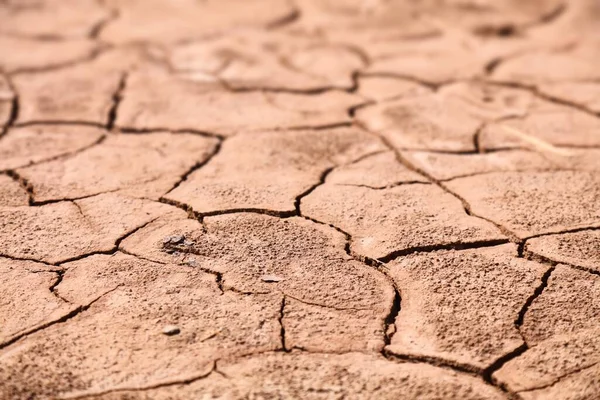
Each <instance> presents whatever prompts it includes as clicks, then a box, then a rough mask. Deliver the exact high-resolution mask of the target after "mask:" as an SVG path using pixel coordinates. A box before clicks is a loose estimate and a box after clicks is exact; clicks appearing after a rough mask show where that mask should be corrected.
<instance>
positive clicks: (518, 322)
mask: <svg viewBox="0 0 600 400" xmlns="http://www.w3.org/2000/svg"><path fill="white" fill-rule="evenodd" d="M554 269H555V266H554V265H552V266H550V268H548V269H547V270H546V272H544V274H543V275H542V277H541V278H540V284H539V285H538V286H537V287H536V288H535V289H534V291H533V293H532V294H531V295H530V296H529V297H528V298H527V299H526V300H525V303H524V304H523V306H522V307H521V309H520V310H519V313H518V314H517V317H516V318H515V321H514V326H515V329H516V330H517V332H518V333H519V336H521V340H522V342H523V343H522V344H521V345H520V346H518V347H516V348H515V349H513V350H512V351H510V352H508V353H506V354H504V355H503V356H501V357H500V358H498V359H497V360H496V361H494V362H493V363H492V364H491V365H489V366H488V367H487V368H485V369H484V370H483V373H482V374H483V378H484V380H485V381H486V382H488V383H490V384H492V385H494V386H496V387H498V388H500V389H501V390H503V391H505V392H506V393H510V394H511V395H512V396H517V393H515V392H512V391H510V390H509V388H508V387H507V385H506V384H504V383H503V382H500V381H498V380H497V379H495V378H494V376H493V375H494V373H495V372H496V371H498V370H500V369H501V368H502V367H503V366H504V365H505V364H506V363H508V362H510V361H512V360H514V359H515V358H518V357H520V356H521V355H522V354H523V353H525V352H526V351H527V350H529V349H530V347H529V345H528V343H527V340H526V338H525V336H524V335H523V333H522V331H521V327H522V325H523V321H524V319H525V315H526V314H527V311H528V310H529V307H531V305H532V304H533V302H534V301H535V300H536V299H537V298H539V297H540V296H541V295H542V293H543V292H544V289H546V287H548V280H549V279H550V276H551V275H552V272H553V271H554Z"/></svg>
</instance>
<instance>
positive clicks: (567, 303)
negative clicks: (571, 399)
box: [495, 265, 600, 394]
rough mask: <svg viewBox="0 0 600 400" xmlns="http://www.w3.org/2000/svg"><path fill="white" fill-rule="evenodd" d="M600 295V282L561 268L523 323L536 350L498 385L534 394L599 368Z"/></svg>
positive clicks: (507, 369) (512, 364) (509, 368)
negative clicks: (502, 384)
mask: <svg viewBox="0 0 600 400" xmlns="http://www.w3.org/2000/svg"><path fill="white" fill-rule="evenodd" d="M599 292H600V276H597V275H591V274H589V273H588V272H584V271H578V270H575V269H572V268H569V267H567V266H565V265H558V266H557V267H556V269H555V270H554V271H553V272H552V274H551V276H550V278H549V280H548V286H547V287H546V288H545V290H544V291H543V293H542V294H541V295H540V296H539V297H538V298H537V299H536V300H535V301H534V302H533V303H532V304H531V306H530V307H529V310H528V313H527V314H526V315H525V318H524V321H523V327H522V332H523V336H524V338H525V339H526V340H527V342H528V344H530V345H531V346H534V347H532V348H531V349H530V350H528V351H526V352H525V353H524V354H523V355H522V356H521V357H519V358H517V359H514V360H512V361H509V362H508V363H506V364H505V365H504V366H503V368H502V369H500V370H499V371H498V372H497V373H496V375H495V377H496V379H498V380H500V381H502V382H504V383H506V384H507V385H508V386H509V388H511V389H513V390H515V391H524V390H527V391H531V390H534V389H537V388H542V387H546V386H550V385H552V384H553V383H555V382H557V381H559V380H560V379H561V378H563V377H565V376H569V375H573V376H574V377H576V375H577V374H578V373H580V371H583V370H585V369H587V368H589V367H591V366H593V365H595V364H597V363H599V362H600V357H599V356H598V354H600V353H599V350H600V340H599V339H598V333H599V330H598V315H600V314H599V312H600V302H599V301H598V298H599V297H598V294H599ZM590 384H591V385H593V387H595V388H596V389H597V388H598V385H597V384H598V383H597V382H594V381H592V382H590ZM579 385H581V386H579ZM584 387H585V384H582V383H579V384H578V386H576V387H574V388H573V389H574V390H576V391H578V392H579V391H582V390H583V389H584ZM567 393H568V391H567ZM567 393H565V394H567Z"/></svg>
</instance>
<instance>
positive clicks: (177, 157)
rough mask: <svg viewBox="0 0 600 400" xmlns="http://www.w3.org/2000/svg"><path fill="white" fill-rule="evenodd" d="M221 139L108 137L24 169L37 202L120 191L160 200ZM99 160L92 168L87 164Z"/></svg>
mask: <svg viewBox="0 0 600 400" xmlns="http://www.w3.org/2000/svg"><path fill="white" fill-rule="evenodd" d="M216 145H217V140H216V139H213V138H206V137H202V136H198V135H194V134H189V133H178V134H177V135H171V134H169V133H166V132H160V133H148V134H137V135H124V134H117V135H108V136H107V137H106V139H105V140H104V141H103V142H102V143H100V144H98V145H96V146H94V147H91V148H88V149H86V150H83V151H81V152H78V153H77V154H75V155H73V156H71V157H68V158H63V159H60V160H55V161H51V162H46V163H41V164H38V165H35V166H32V167H27V168H23V169H18V170H17V172H18V174H19V175H20V176H21V177H23V178H24V179H25V180H27V182H28V183H29V185H31V186H32V188H33V199H34V200H35V201H36V202H48V201H56V200H61V199H77V198H82V197H89V196H92V195H96V194H99V193H106V192H114V191H119V192H121V193H124V194H127V195H130V196H135V197H145V198H153V199H158V198H159V197H160V196H161V195H163V194H164V193H166V192H168V191H169V190H170V189H171V188H172V187H173V186H174V185H175V184H176V183H177V182H178V181H179V180H180V179H181V178H180V177H181V176H182V175H184V174H185V173H186V172H187V171H188V170H190V168H192V167H193V166H194V165H196V164H201V163H204V162H205V161H206V160H207V158H208V157H209V156H210V155H212V153H213V152H214V151H215V147H216ZM90 164H93V165H94V168H93V169H91V170H87V171H86V169H85V166H86V165H90Z"/></svg>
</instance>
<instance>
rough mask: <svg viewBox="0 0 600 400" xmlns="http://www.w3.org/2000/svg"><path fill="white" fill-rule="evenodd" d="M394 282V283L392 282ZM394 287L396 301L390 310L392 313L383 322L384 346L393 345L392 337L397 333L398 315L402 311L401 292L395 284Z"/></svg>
mask: <svg viewBox="0 0 600 400" xmlns="http://www.w3.org/2000/svg"><path fill="white" fill-rule="evenodd" d="M392 282H393V281H392ZM393 287H394V300H393V302H392V307H391V308H390V312H389V313H388V315H387V316H386V317H385V319H384V321H383V344H384V346H387V345H389V344H390V343H392V337H393V336H394V334H395V333H396V318H398V314H399V313H400V310H401V301H402V300H401V297H400V291H399V290H398V288H397V287H396V285H395V283H394V285H393Z"/></svg>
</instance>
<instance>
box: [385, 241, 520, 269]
mask: <svg viewBox="0 0 600 400" xmlns="http://www.w3.org/2000/svg"><path fill="white" fill-rule="evenodd" d="M506 243H510V241H509V240H508V239H493V240H475V241H472V242H456V243H448V244H432V245H423V246H415V247H408V248H405V249H401V250H394V251H392V252H391V253H389V254H387V255H385V256H383V257H380V258H378V260H379V261H380V262H382V263H388V262H390V261H393V260H395V259H397V258H399V257H403V256H407V255H409V254H414V253H431V252H434V251H439V250H469V249H480V248H486V247H494V246H500V245H503V244H506Z"/></svg>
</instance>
